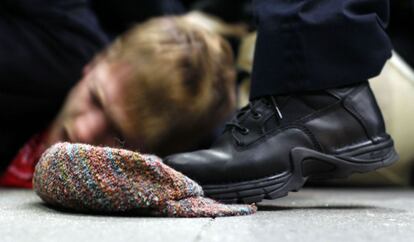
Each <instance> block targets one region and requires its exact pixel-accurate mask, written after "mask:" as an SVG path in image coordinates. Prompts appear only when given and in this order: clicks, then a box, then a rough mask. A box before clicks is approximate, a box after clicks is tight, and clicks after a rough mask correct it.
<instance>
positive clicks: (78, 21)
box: [0, 0, 107, 170]
mask: <svg viewBox="0 0 414 242" xmlns="http://www.w3.org/2000/svg"><path fill="white" fill-rule="evenodd" d="M106 43H107V40H106V37H105V35H104V34H103V33H102V32H101V31H100V29H99V27H98V24H97V22H96V20H95V18H94V15H93V14H92V13H91V12H90V11H89V10H88V4H87V0H31V1H27V0H2V1H0V110H1V116H0V170H1V168H4V167H5V166H7V164H8V162H9V161H10V159H11V158H12V157H13V156H14V155H15V154H16V152H17V150H18V149H19V148H20V147H21V146H22V145H23V143H24V142H25V141H27V140H28V139H29V137H30V136H32V135H34V134H35V133H37V132H40V131H41V130H42V129H44V128H45V127H46V126H47V125H49V124H50V122H51V120H52V119H53V117H54V116H55V115H56V113H57V111H58V110H59V108H60V106H61V104H62V102H63V100H64V98H65V96H66V94H67V93H68V91H69V90H70V88H71V87H72V86H73V85H74V84H75V83H76V81H78V80H79V78H80V76H81V72H82V68H83V66H84V65H85V64H86V63H87V62H88V61H90V59H91V58H92V57H93V55H94V54H95V53H96V52H97V51H99V50H100V49H101V48H103V47H104V46H105V44H106Z"/></svg>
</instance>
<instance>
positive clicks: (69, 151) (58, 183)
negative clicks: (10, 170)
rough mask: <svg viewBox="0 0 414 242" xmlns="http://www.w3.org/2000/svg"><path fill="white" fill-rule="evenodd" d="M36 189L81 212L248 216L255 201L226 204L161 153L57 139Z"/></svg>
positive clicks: (40, 166)
mask: <svg viewBox="0 0 414 242" xmlns="http://www.w3.org/2000/svg"><path fill="white" fill-rule="evenodd" d="M33 185H34V189H35V191H36V193H37V194H38V195H39V196H40V197H41V198H42V199H43V200H44V201H45V202H46V203H49V204H51V205H54V206H57V207H61V208H66V209H71V210H75V211H81V212H99V213H119V212H140V211H144V210H146V211H148V210H149V211H151V212H152V213H153V214H157V215H161V216H170V217H219V216H236V215H249V214H253V213H254V212H255V211H256V207H255V206H254V205H225V204H221V203H218V202H216V201H214V200H212V199H209V198H205V197H203V190H202V188H201V187H200V186H199V185H198V184H197V183H196V182H194V181H193V180H191V179H189V178H188V177H186V176H184V175H183V174H182V173H180V172H177V171H175V170H174V169H172V168H170V167H168V166H167V165H165V164H163V162H162V160H161V159H160V158H158V157H157V156H153V155H143V154H140V153H137V152H133V151H129V150H124V149H115V148H109V147H96V146H91V145H85V144H70V143H59V144H56V145H54V146H52V147H50V148H49V149H48V150H46V152H45V153H44V154H43V155H42V157H41V159H40V161H39V163H38V164H37V166H36V170H35V174H34V178H33Z"/></svg>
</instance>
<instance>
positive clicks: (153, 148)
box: [105, 17, 235, 154]
mask: <svg viewBox="0 0 414 242" xmlns="http://www.w3.org/2000/svg"><path fill="white" fill-rule="evenodd" d="M105 57H106V60H107V61H109V62H111V61H112V62H122V63H128V64H129V65H130V66H131V67H132V68H131V70H132V74H131V75H130V77H129V78H130V80H129V81H128V85H127V86H126V88H125V89H126V93H125V103H126V106H125V110H126V112H127V114H128V117H129V124H127V126H128V128H127V130H128V132H129V134H130V135H138V134H139V137H143V139H144V140H143V142H144V144H145V147H146V148H147V150H146V151H147V152H156V153H157V154H168V153H171V152H177V151H184V150H188V149H191V148H194V146H195V145H197V144H198V142H200V141H201V140H202V139H203V138H205V137H206V135H208V134H210V133H211V132H212V129H214V128H215V127H217V125H218V124H219V123H221V122H223V119H224V118H226V117H227V116H228V115H229V114H230V113H231V111H232V110H233V108H234V106H235V83H234V81H235V72H234V60H233V54H232V50H231V48H230V46H229V44H228V43H227V42H226V41H225V40H224V39H222V38H221V37H220V36H218V35H217V34H214V33H211V32H209V31H208V30H206V29H203V28H200V27H199V26H196V25H193V24H191V22H189V21H188V19H186V18H184V17H162V18H155V19H152V20H150V21H148V22H146V23H144V24H142V25H138V26H137V27H134V28H133V29H131V30H130V31H129V32H127V33H126V34H125V35H123V36H121V37H120V38H118V39H117V40H116V41H115V42H114V43H113V44H112V45H111V46H110V47H109V48H108V49H107V51H106V53H105Z"/></svg>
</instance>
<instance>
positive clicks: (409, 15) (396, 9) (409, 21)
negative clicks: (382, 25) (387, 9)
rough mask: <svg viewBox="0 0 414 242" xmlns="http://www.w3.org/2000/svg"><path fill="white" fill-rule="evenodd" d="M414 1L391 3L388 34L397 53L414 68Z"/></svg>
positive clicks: (400, 0) (406, 0)
mask: <svg viewBox="0 0 414 242" xmlns="http://www.w3.org/2000/svg"><path fill="white" fill-rule="evenodd" d="M413 26H414V0H399V1H391V21H390V27H389V28H388V32H389V35H390V38H391V41H392V43H393V45H394V49H395V51H396V52H397V53H398V54H399V55H401V57H402V58H403V59H404V60H405V61H406V62H407V63H408V64H409V65H410V66H411V67H414V31H413Z"/></svg>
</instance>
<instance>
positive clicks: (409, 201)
mask: <svg viewBox="0 0 414 242" xmlns="http://www.w3.org/2000/svg"><path fill="white" fill-rule="evenodd" d="M259 209H260V211H259V212H258V213H257V214H256V215H253V216H247V217H232V218H219V219H169V218H143V217H116V216H115V217H114V216H97V215H80V214H70V213H65V212H59V211H55V210H53V209H50V208H48V207H46V206H45V205H44V204H43V203H42V202H41V201H40V199H39V198H37V197H36V195H35V194H34V193H32V192H31V191H16V190H0V241H2V242H20V241H22V242H23V241H24V242H26V241H36V242H38V241H39V242H41V241H50V242H56V241H59V242H60V241H62V242H65V241H68V242H74V241H88V242H94V241H99V242H106V241H128V242H133V241H151V242H153V241H169V242H170V241H180V242H184V241H220V242H222V241H237V242H242V241H272V242H273V241H274V242H277V241H283V242H284V241H318V242H322V241H376V242H379V241H398V242H402V241H414V191H409V190H372V189H371V190H341V189H335V190H333V189H330V190H326V189H324V190H320V189H318V190H311V189H304V190H302V191H301V192H299V193H293V194H290V195H289V197H286V198H282V199H279V200H277V201H271V202H270V201H267V202H264V203H262V204H261V205H260V207H259Z"/></svg>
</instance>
